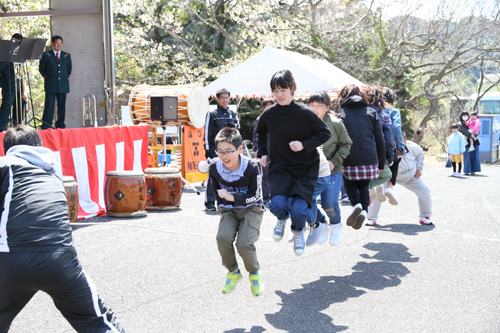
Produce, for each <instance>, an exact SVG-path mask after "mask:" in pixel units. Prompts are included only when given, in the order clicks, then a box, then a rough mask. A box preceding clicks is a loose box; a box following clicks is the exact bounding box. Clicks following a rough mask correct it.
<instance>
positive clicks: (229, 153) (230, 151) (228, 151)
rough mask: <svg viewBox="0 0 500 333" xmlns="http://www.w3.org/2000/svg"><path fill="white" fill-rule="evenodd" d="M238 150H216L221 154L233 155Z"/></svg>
mask: <svg viewBox="0 0 500 333" xmlns="http://www.w3.org/2000/svg"><path fill="white" fill-rule="evenodd" d="M235 152H236V150H227V151H220V150H216V151H215V153H216V154H217V155H219V156H226V155H231V154H234V153H235Z"/></svg>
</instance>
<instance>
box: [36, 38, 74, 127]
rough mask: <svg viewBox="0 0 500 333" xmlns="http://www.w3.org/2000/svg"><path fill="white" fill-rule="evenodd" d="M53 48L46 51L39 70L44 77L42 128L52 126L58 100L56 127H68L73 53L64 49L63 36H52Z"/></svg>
mask: <svg viewBox="0 0 500 333" xmlns="http://www.w3.org/2000/svg"><path fill="white" fill-rule="evenodd" d="M51 42H52V50H49V51H47V52H44V53H43V55H42V59H41V60H40V66H39V68H38V70H39V71H40V74H41V75H42V77H43V78H44V87H45V106H44V109H43V117H42V121H43V123H42V129H47V128H50V127H52V121H53V120H54V106H55V105H56V101H57V121H56V128H66V125H65V124H64V120H65V117H66V95H67V93H69V76H70V75H71V70H72V63H71V55H70V54H69V53H66V52H64V51H62V48H63V39H62V37H61V36H52V39H51Z"/></svg>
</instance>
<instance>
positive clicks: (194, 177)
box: [182, 125, 208, 183]
mask: <svg viewBox="0 0 500 333" xmlns="http://www.w3.org/2000/svg"><path fill="white" fill-rule="evenodd" d="M183 132H184V133H183V144H182V145H183V150H184V152H183V153H184V154H183V156H182V172H183V173H184V175H185V176H184V178H186V180H187V181H188V182H190V183H199V182H204V181H206V180H207V177H208V174H206V173H201V172H200V171H199V170H198V163H199V162H200V161H204V160H205V148H203V144H204V141H203V136H204V135H205V128H203V127H202V128H195V127H193V126H188V125H184V130H183Z"/></svg>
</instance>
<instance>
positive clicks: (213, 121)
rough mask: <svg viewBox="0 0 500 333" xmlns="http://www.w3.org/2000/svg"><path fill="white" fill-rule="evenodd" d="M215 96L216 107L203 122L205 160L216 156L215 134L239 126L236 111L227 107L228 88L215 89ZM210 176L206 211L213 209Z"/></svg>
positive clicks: (206, 194)
mask: <svg viewBox="0 0 500 333" xmlns="http://www.w3.org/2000/svg"><path fill="white" fill-rule="evenodd" d="M215 96H216V98H217V108H216V109H215V110H212V111H210V112H208V113H207V120H206V122H205V136H204V137H203V140H204V141H205V157H206V158H207V160H210V159H212V158H215V157H217V154H216V153H215V149H216V146H215V136H216V135H217V133H219V131H220V130H222V129H223V128H224V127H231V128H236V129H239V128H240V121H239V120H238V115H237V114H236V112H234V111H231V110H230V109H229V98H230V97H231V93H230V92H229V90H227V89H225V88H222V89H219V90H217V92H216V94H215ZM210 182H211V181H210V177H209V178H208V180H207V188H206V190H205V209H206V210H207V211H215V195H214V192H213V191H212V185H211V183H210Z"/></svg>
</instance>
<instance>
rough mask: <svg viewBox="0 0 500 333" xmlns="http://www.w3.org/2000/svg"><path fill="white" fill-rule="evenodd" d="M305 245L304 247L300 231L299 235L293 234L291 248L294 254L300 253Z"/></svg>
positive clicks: (304, 243)
mask: <svg viewBox="0 0 500 333" xmlns="http://www.w3.org/2000/svg"><path fill="white" fill-rule="evenodd" d="M305 247H306V242H305V240H304V233H301V234H299V235H296V234H294V235H293V250H294V251H295V254H296V255H298V256H300V255H302V253H304V249H305Z"/></svg>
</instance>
